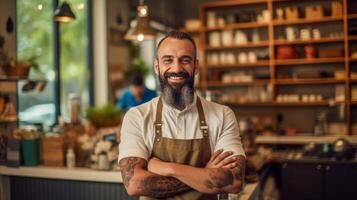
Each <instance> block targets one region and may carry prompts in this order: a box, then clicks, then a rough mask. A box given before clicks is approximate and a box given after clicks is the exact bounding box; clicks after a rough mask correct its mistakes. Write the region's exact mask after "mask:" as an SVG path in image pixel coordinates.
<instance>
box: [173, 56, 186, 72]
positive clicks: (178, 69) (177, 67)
mask: <svg viewBox="0 0 357 200" xmlns="http://www.w3.org/2000/svg"><path fill="white" fill-rule="evenodd" d="M170 68H171V70H170V71H171V72H181V71H182V69H183V67H182V65H181V63H180V61H179V60H177V59H176V60H175V61H174V62H173V63H172V65H171V67H170Z"/></svg>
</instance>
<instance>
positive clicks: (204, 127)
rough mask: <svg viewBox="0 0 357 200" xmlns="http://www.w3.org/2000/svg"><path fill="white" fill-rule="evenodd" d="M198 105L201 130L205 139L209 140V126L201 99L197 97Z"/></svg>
mask: <svg viewBox="0 0 357 200" xmlns="http://www.w3.org/2000/svg"><path fill="white" fill-rule="evenodd" d="M196 104H197V110H198V117H199V120H200V129H201V131H202V135H203V137H204V138H208V126H207V123H206V119H205V114H204V112H203V108H202V103H201V100H200V98H199V97H197V102H196Z"/></svg>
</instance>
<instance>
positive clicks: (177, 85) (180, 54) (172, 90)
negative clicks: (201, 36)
mask: <svg viewBox="0 0 357 200" xmlns="http://www.w3.org/2000/svg"><path fill="white" fill-rule="evenodd" d="M154 67H155V73H156V74H157V75H158V77H159V80H160V85H161V89H162V92H163V97H164V99H165V100H166V102H167V103H169V104H172V106H174V107H176V108H178V109H181V108H182V107H185V106H187V104H189V103H191V102H192V100H193V92H194V88H193V84H194V76H195V75H196V74H197V73H198V60H197V59H196V53H195V48H194V46H193V44H192V43H191V41H190V40H188V39H176V38H172V37H168V38H166V39H164V40H163V41H162V43H161V44H160V46H159V48H158V52H157V58H156V59H155V63H154Z"/></svg>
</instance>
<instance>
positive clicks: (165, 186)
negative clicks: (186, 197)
mask: <svg viewBox="0 0 357 200" xmlns="http://www.w3.org/2000/svg"><path fill="white" fill-rule="evenodd" d="M189 189H190V187H188V186H187V185H185V184H183V183H182V182H180V181H179V180H177V179H175V178H172V177H164V176H149V177H146V178H145V179H144V180H143V181H142V183H141V184H140V190H141V191H142V192H141V193H142V194H143V195H144V196H150V197H155V198H162V197H168V196H173V195H176V194H179V193H181V192H185V191H187V190H189Z"/></svg>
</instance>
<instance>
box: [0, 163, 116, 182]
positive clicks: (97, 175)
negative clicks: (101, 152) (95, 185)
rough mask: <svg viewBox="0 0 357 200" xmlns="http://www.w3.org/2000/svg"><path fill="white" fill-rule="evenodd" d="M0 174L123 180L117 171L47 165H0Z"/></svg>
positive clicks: (104, 180) (67, 178)
mask: <svg viewBox="0 0 357 200" xmlns="http://www.w3.org/2000/svg"><path fill="white" fill-rule="evenodd" d="M0 175H7V176H25V177H34V178H48V179H64V180H77V181H94V182H110V183H122V182H123V181H122V178H121V174H120V172H119V171H99V170H93V169H88V168H72V169H67V168H64V167H48V166H36V167H19V168H11V167H5V166H0Z"/></svg>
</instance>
